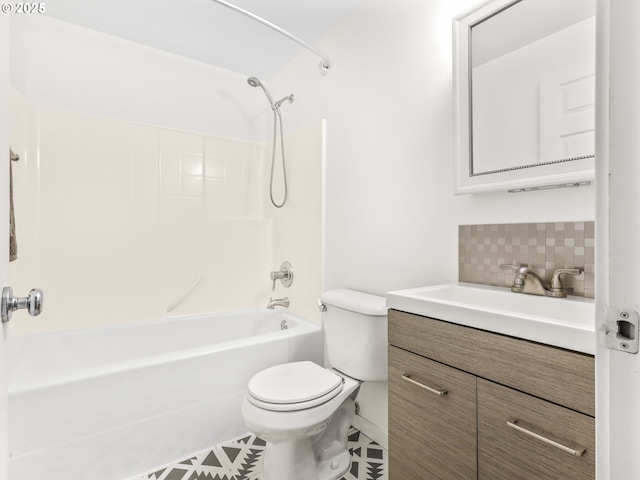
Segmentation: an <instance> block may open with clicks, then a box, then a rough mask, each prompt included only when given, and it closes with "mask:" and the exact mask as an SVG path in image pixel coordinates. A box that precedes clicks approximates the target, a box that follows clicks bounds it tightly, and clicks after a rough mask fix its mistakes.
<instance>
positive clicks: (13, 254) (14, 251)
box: [9, 149, 20, 262]
mask: <svg viewBox="0 0 640 480" xmlns="http://www.w3.org/2000/svg"><path fill="white" fill-rule="evenodd" d="M9 159H10V161H9V261H10V262H13V261H14V260H17V259H18V242H17V241H16V219H15V215H14V213H13V167H12V164H13V162H15V161H17V160H20V156H19V155H16V154H15V153H13V150H11V149H9Z"/></svg>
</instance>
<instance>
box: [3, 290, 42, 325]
mask: <svg viewBox="0 0 640 480" xmlns="http://www.w3.org/2000/svg"><path fill="white" fill-rule="evenodd" d="M22 308H25V309H27V312H29V315H31V316H32V317H35V316H36V315H40V312H42V290H40V289H39V288H34V289H32V290H31V291H30V292H29V296H28V297H22V298H20V297H14V296H13V290H12V288H11V287H4V288H3V289H2V303H1V304H0V316H1V317H2V322H3V323H6V322H8V321H9V320H11V314H12V313H13V312H14V311H16V310H20V309H22Z"/></svg>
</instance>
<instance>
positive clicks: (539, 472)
mask: <svg viewBox="0 0 640 480" xmlns="http://www.w3.org/2000/svg"><path fill="white" fill-rule="evenodd" d="M507 422H511V424H515V425H516V427H519V428H522V429H524V431H522V430H519V429H516V428H514V427H513V426H510V425H509V424H508V423H507ZM594 438H595V420H594V419H593V418H591V417H589V416H587V415H583V414H581V413H578V412H575V411H573V410H569V409H567V408H563V407H560V406H558V405H555V404H552V403H549V402H545V401H544V400H540V399H539V398H535V397H532V396H530V395H526V394H524V393H520V392H516V391H515V390H512V389H510V388H506V387H503V386H502V385H497V384H495V383H492V382H489V381H486V380H483V379H478V478H479V479H484V480H515V479H518V480H551V479H554V480H589V479H593V478H595V440H594ZM547 440H550V441H552V442H555V444H550V443H548V442H547ZM562 446H563V447H565V448H568V449H570V450H574V451H580V450H582V449H584V454H583V455H582V456H576V455H575V454H573V453H571V452H567V451H565V450H564V449H562Z"/></svg>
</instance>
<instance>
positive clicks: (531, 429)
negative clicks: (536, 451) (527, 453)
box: [507, 418, 587, 457]
mask: <svg viewBox="0 0 640 480" xmlns="http://www.w3.org/2000/svg"><path fill="white" fill-rule="evenodd" d="M507 425H508V426H509V427H511V428H513V429H514V430H517V431H518V432H522V433H524V434H525V435H528V436H529V437H532V438H535V439H537V440H540V441H541V442H543V443H546V444H547V445H551V446H553V447H556V448H559V449H560V450H562V451H563V452H567V453H570V454H571V455H575V456H576V457H581V456H583V455H584V453H585V452H586V451H587V449H586V448H584V447H581V446H580V445H578V444H573V445H570V446H567V445H565V444H566V443H571V442H565V441H563V440H561V439H559V438H557V437H554V436H552V435H550V434H549V433H548V432H544V434H543V432H540V431H538V432H536V430H537V428H536V427H535V426H533V425H531V424H530V423H527V422H525V421H522V420H518V419H517V418H509V419H508V420H507Z"/></svg>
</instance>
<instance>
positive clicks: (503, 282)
mask: <svg viewBox="0 0 640 480" xmlns="http://www.w3.org/2000/svg"><path fill="white" fill-rule="evenodd" d="M594 237H595V225H594V222H557V223H514V224H498V225H460V227H459V232H458V238H459V246H460V248H459V270H458V271H459V280H460V281H461V282H469V283H479V284H483V285H495V286H500V287H510V286H511V285H512V284H513V277H514V272H513V271H512V270H501V269H500V265H501V264H511V265H526V266H528V267H529V268H531V269H533V270H534V271H535V272H536V273H538V275H540V276H541V277H542V278H543V279H545V280H546V281H550V280H551V276H552V275H553V271H554V270H555V269H557V268H580V269H582V270H583V273H582V274H581V275H580V276H578V277H573V276H571V275H564V276H563V285H564V286H565V289H566V290H567V293H569V295H576V296H581V297H589V298H593V297H594V296H595V291H594V285H595V278H594V271H595V268H594V265H595V238H594Z"/></svg>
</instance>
